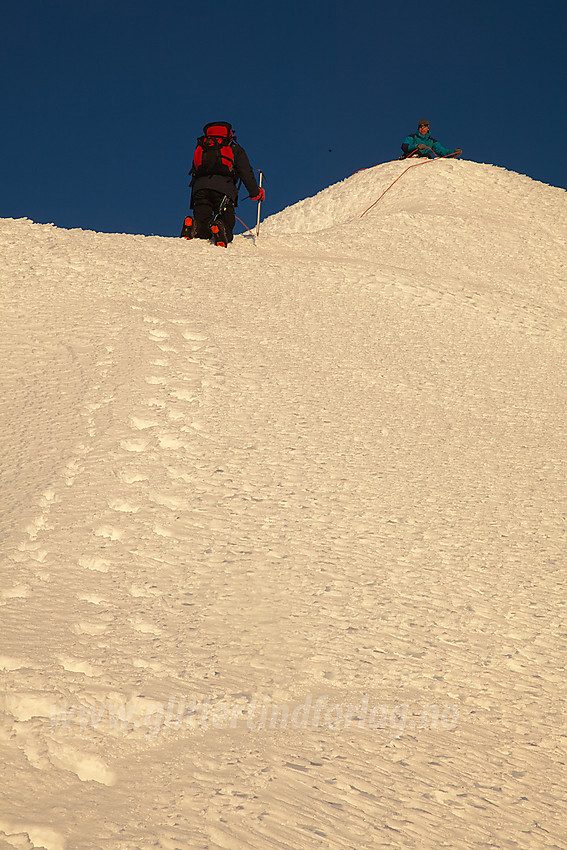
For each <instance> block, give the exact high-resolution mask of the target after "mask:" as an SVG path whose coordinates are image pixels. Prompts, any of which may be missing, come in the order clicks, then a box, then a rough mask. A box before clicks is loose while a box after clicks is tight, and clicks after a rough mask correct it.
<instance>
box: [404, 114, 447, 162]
mask: <svg viewBox="0 0 567 850" xmlns="http://www.w3.org/2000/svg"><path fill="white" fill-rule="evenodd" d="M402 150H403V152H404V153H403V156H401V157H400V159H405V158H406V157H408V156H427V157H429V158H430V159H435V158H436V157H438V156H445V157H456V156H460V155H461V154H462V150H461V149H460V148H446V147H444V146H443V145H442V144H441V142H438V141H437V139H434V138H433V136H432V135H431V133H430V132H429V121H427V119H425V118H422V120H421V121H420V122H419V123H418V125H417V133H410V135H409V136H406V137H405V139H404V140H403V142H402Z"/></svg>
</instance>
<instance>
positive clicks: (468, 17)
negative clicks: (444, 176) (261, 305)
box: [0, 0, 567, 236]
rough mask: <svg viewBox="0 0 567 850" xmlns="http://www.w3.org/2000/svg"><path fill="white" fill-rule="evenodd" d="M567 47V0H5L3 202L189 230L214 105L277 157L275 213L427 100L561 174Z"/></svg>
mask: <svg viewBox="0 0 567 850" xmlns="http://www.w3.org/2000/svg"><path fill="white" fill-rule="evenodd" d="M566 44H567V0H546V2H545V3H544V2H541V3H537V2H535V0H515V2H512V0H473V2H471V3H462V2H457V3H449V2H446V3H439V2H436V3H431V2H425V0H423V2H416V0H409V2H401V0H400V2H396V0H390V2H387V3H384V2H380V0H350V2H344V0H341V2H336V0H314V2H309V0H303V2H299V0H281V2H273V0H266V1H265V2H256V0H252V1H251V2H242V3H238V2H230V3H228V2H224V0H214V2H211V3H210V4H207V2H206V0H199V2H191V0H185V2H178V0H159V1H158V0H156V2H149V0H49V1H47V0H45V1H44V2H42V0H13V2H5V3H4V4H3V6H2V20H1V33H0V71H1V78H2V101H1V102H2V116H1V117H2V133H1V134H0V169H1V178H0V217H3V218H6V217H13V218H20V217H23V216H26V217H28V218H31V219H33V220H34V221H38V222H53V223H54V224H56V225H58V226H60V227H66V228H72V227H81V228H85V229H91V230H99V231H109V232H126V233H146V234H151V233H155V234H159V235H163V236H178V235H179V231H180V227H181V222H182V219H183V216H184V215H185V213H186V211H187V207H188V198H189V193H188V191H187V185H188V177H187V171H188V169H189V167H190V162H191V158H192V154H193V150H194V146H195V139H196V137H197V135H199V133H200V132H201V129H202V126H203V124H205V123H206V122H208V121H216V120H226V121H231V122H232V124H233V126H234V128H235V130H236V132H237V135H238V140H239V142H240V143H241V144H242V145H243V146H244V147H245V148H246V150H247V152H248V155H249V157H250V160H251V162H252V164H253V166H255V167H261V168H262V169H263V171H264V172H265V174H266V181H267V182H266V184H265V185H266V191H267V201H266V203H265V205H264V206H263V215H264V214H265V215H268V214H271V213H274V212H277V211H279V210H281V209H283V208H284V207H286V206H289V205H290V204H293V203H295V202H296V201H298V200H301V199H302V198H305V197H309V196H311V195H314V194H315V193H316V192H318V191H320V190H321V189H323V188H325V187H326V186H328V185H330V184H332V183H335V182H337V181H339V180H342V179H343V178H344V177H347V176H348V175H349V174H352V173H353V172H354V171H356V170H358V169H360V168H364V167H366V166H371V165H375V164H376V163H378V162H385V161H387V160H390V159H394V158H396V157H397V156H398V155H399V154H400V144H401V141H402V139H403V137H404V136H405V135H406V134H407V133H408V132H410V131H413V130H414V128H415V126H416V124H417V121H418V119H419V118H422V117H426V118H428V119H429V120H430V122H431V132H432V134H433V135H434V136H435V137H437V138H438V139H439V140H440V141H441V142H442V143H443V144H444V145H447V146H448V147H461V148H462V149H463V156H464V157H465V158H468V159H472V160H475V161H477V162H489V163H494V164H496V165H500V166H504V167H505V168H509V169H512V170H514V171H519V172H521V173H524V174H528V175H529V176H530V177H533V178H535V179H537V180H542V181H544V182H546V183H551V184H552V185H555V186H562V187H564V188H565V187H567V154H566V152H565V150H564V146H565V141H566V140H567V110H566V108H565V103H566V99H565V90H566V89H567V74H566V70H565V69H566V63H565V51H566ZM245 195H246V192H245V191H244V190H243V191H242V192H241V198H243V197H244V196H245ZM255 209H256V205H255V204H253V203H252V202H251V201H241V203H240V206H239V208H238V210H237V213H238V215H240V216H241V217H242V218H243V219H244V220H245V221H246V222H247V223H248V224H249V225H253V224H254V222H255ZM240 229H242V228H240Z"/></svg>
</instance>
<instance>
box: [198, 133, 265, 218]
mask: <svg viewBox="0 0 567 850" xmlns="http://www.w3.org/2000/svg"><path fill="white" fill-rule="evenodd" d="M232 150H233V152H234V171H233V174H234V176H233V177H228V176H226V177H225V176H224V175H222V174H208V175H205V176H204V177H195V176H193V179H192V181H191V190H192V191H191V207H193V196H194V194H195V192H197V191H198V190H199V189H213V190H214V191H215V192H220V194H221V195H226V196H227V198H230V200H231V201H232V202H233V204H234V206H235V207H236V206H237V205H238V186H237V184H238V181H239V180H242V182H243V183H244V185H245V187H246V190H247V192H248V194H249V195H250V196H251V197H254V196H255V195H257V194H258V193H259V192H260V187H259V186H258V182H257V180H256V178H255V176H254V171H253V169H252V166H251V165H250V161H249V159H248V156H247V155H246V151H245V150H244V148H243V147H241V146H240V145H238V144H236V142H234V143H233V145H232Z"/></svg>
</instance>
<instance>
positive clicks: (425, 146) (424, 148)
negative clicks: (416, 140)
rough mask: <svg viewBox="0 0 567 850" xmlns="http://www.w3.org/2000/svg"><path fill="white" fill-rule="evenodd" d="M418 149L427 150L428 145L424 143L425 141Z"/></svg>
mask: <svg viewBox="0 0 567 850" xmlns="http://www.w3.org/2000/svg"><path fill="white" fill-rule="evenodd" d="M417 149H418V151H424V150H427V145H424V144H423V142H422V143H421V144H420V145H418V146H417Z"/></svg>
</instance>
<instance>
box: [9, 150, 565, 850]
mask: <svg viewBox="0 0 567 850" xmlns="http://www.w3.org/2000/svg"><path fill="white" fill-rule="evenodd" d="M406 167H407V163H406V162H398V161H396V162H393V163H386V164H384V165H379V166H376V167H374V168H371V169H368V170H366V171H363V172H360V173H358V174H355V175H353V176H352V177H349V178H348V179H346V180H345V181H343V182H341V183H339V184H337V185H336V186H331V187H329V188H328V189H326V190H324V191H323V192H321V193H319V194H318V195H317V196H316V197H314V198H310V199H306V200H305V201H302V202H300V203H299V204H296V205H295V206H293V207H290V208H288V209H286V210H284V211H282V212H281V213H279V214H278V215H276V216H272V217H271V218H269V219H267V220H266V221H265V222H264V223H263V225H262V231H261V235H260V237H259V238H258V239H256V240H255V239H252V238H251V237H250V236H239V237H237V238H236V239H235V240H234V243H233V244H232V245H231V246H229V248H228V249H227V250H220V249H217V248H216V247H214V246H212V245H209V244H205V243H202V242H187V241H185V240H180V239H164V238H159V237H149V238H146V237H140V236H129V235H124V234H122V235H120V234H97V233H93V232H88V231H80V230H71V231H65V230H61V229H58V228H55V227H53V226H50V225H38V224H34V223H32V222H30V221H27V220H18V221H14V220H3V221H1V222H0V250H1V252H2V264H1V268H0V287H1V290H2V299H3V305H4V308H3V313H2V334H1V336H0V341H1V342H0V344H1V345H2V354H3V363H4V370H3V376H4V402H3V420H4V421H3V425H4V427H3V428H2V443H1V444H0V463H1V465H2V480H3V489H2V495H1V502H0V506H1V508H2V521H1V524H0V532H1V533H2V539H3V544H2V546H3V566H2V570H3V582H2V589H1V590H0V608H1V612H0V616H1V619H2V646H1V647H0V675H1V676H2V680H3V688H2V691H1V693H0V707H1V709H2V712H3V719H2V724H1V725H0V729H1V732H2V734H1V737H0V745H1V747H2V755H3V758H2V765H3V766H2V769H1V770H2V786H3V788H4V789H5V790H4V800H3V802H2V803H1V804H0V835H1V836H2V842H3V845H2V846H4V845H5V846H6V847H13V848H41V847H43V848H47V850H71V848H72V850H91V848H93V847H99V846H100V847H102V846H105V847H112V848H121V849H122V848H123V850H126V848H129V849H130V848H134V847H136V848H144V850H145V848H150V847H162V848H168V850H171V848H176V847H184V848H185V847H191V848H203V850H204V848H231V850H234V849H235V848H247V850H249V848H298V847H301V848H312V847H313V848H315V847H337V848H339V847H341V848H343V847H345V848H346V847H357V848H362V847H381V846H396V847H398V846H399V847H404V848H413V847H415V848H419V850H429V848H431V850H433V848H435V850H437V848H439V847H441V846H447V847H451V846H452V847H457V846H458V847H459V848H469V847H470V848H473V847H478V846H480V845H484V846H488V845H492V846H501V847H503V846H510V847H518V848H522V849H523V850H530V848H534V850H535V848H537V849H538V850H540V848H544V847H545V848H547V847H549V848H551V847H555V848H557V847H559V846H561V844H562V834H563V832H562V830H563V826H562V823H561V818H560V814H561V801H562V799H563V787H564V765H563V759H562V756H561V752H562V750H561V735H562V727H561V724H560V722H559V718H560V716H561V715H560V712H561V709H562V704H563V701H564V699H565V696H566V694H565V679H564V675H563V673H562V663H563V661H564V641H563V639H562V634H563V633H564V631H565V628H564V612H563V608H562V600H561V599H560V597H559V594H558V593H557V587H558V585H559V583H560V582H561V579H562V575H563V568H564V551H565V545H564V526H565V516H564V500H565V483H564V482H565V480H566V475H565V472H566V470H565V460H566V452H565V442H564V438H563V434H564V422H565V377H564V364H565V325H566V322H565V319H566V316H567V311H566V309H565V268H566V253H567V252H566V249H565V234H566V233H567V204H566V197H565V192H564V191H563V190H559V189H555V188H553V187H549V186H545V185H543V184H538V183H535V182H534V181H531V180H530V179H529V178H527V177H523V176H521V175H517V174H512V173H509V172H506V171H504V170H503V169H500V168H496V167H494V166H489V165H482V164H477V163H472V162H466V161H453V160H451V161H442V162H433V163H429V164H425V165H423V166H419V167H415V168H413V169H411V170H410V171H409V172H408V173H406V174H405V175H404V176H403V177H401V179H400V180H399V181H398V182H397V183H396V184H395V186H394V187H393V188H392V189H391V191H388V192H387V193H386V194H385V195H384V197H383V199H382V200H381V201H380V202H379V204H377V205H376V207H375V208H374V209H373V210H371V211H370V212H369V213H368V214H367V215H365V216H364V217H363V218H361V213H362V212H363V211H364V210H365V209H366V208H367V207H368V206H369V205H370V204H371V203H373V201H374V200H376V198H377V197H378V196H379V195H380V194H381V193H382V192H383V191H384V189H385V188H387V186H388V185H390V184H391V183H392V181H393V180H395V178H396V177H397V176H399V175H400V173H401V172H402V171H403V170H404V169H405V168H406ZM392 842H394V843H392Z"/></svg>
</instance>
